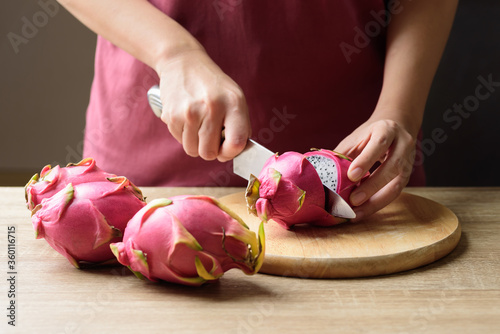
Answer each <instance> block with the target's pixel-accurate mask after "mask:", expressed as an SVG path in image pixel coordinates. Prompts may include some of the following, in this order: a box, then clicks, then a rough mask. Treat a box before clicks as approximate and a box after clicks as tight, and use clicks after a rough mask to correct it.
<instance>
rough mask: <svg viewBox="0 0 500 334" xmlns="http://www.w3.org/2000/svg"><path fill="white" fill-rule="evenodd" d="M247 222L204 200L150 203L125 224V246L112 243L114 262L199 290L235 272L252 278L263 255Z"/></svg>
mask: <svg viewBox="0 0 500 334" xmlns="http://www.w3.org/2000/svg"><path fill="white" fill-rule="evenodd" d="M264 248H265V245H264V229H263V226H262V225H261V227H260V230H259V237H258V238H257V237H256V235H255V233H254V232H252V231H250V230H249V229H248V227H247V226H246V225H245V223H244V222H243V221H242V220H241V218H239V217H238V216H236V215H235V214H234V213H232V212H231V211H230V210H229V209H227V208H225V207H224V206H223V205H222V204H221V203H219V202H218V201H217V200H215V199H214V198H212V197H208V196H175V197H171V198H170V199H166V198H160V199H155V200H153V201H151V202H150V203H149V204H148V205H147V206H146V207H144V208H142V209H141V210H140V211H139V212H138V213H137V214H136V215H135V216H134V217H133V218H132V219H131V220H130V222H129V224H128V226H127V229H126V230H125V235H124V237H123V242H118V243H113V244H111V249H112V250H113V253H114V254H115V256H116V257H117V259H118V261H119V262H120V263H121V264H123V265H125V266H128V267H129V268H130V269H131V270H132V271H133V272H134V273H135V274H136V275H137V276H138V277H141V278H142V277H144V276H145V277H147V278H148V279H149V280H151V281H159V280H163V281H168V282H172V283H178V284H183V285H191V286H199V285H202V284H204V283H206V282H209V281H215V280H218V279H219V278H220V277H221V276H222V275H223V274H224V272H226V271H227V270H229V269H232V268H239V269H241V270H242V271H243V272H244V273H245V274H247V275H252V274H255V273H256V272H257V271H258V270H259V269H260V267H261V265H262V262H263V257H264V252H265V249H264Z"/></svg>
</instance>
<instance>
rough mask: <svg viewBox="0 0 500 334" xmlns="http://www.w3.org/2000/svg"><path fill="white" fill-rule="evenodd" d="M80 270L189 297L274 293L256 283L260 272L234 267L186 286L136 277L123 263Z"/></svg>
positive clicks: (232, 297)
mask: <svg viewBox="0 0 500 334" xmlns="http://www.w3.org/2000/svg"><path fill="white" fill-rule="evenodd" d="M82 271H83V274H87V275H99V276H103V278H105V279H106V277H105V276H112V277H120V279H124V280H127V282H126V285H127V287H128V289H139V290H141V291H143V292H144V293H148V294H149V293H153V294H165V295H170V296H171V295H174V296H188V297H190V298H199V299H210V300H216V301H234V300H240V299H248V298H261V297H270V298H272V297H274V296H275V295H276V293H275V292H273V291H272V290H271V289H268V288H267V287H265V286H264V285H262V284H259V276H260V275H261V274H256V275H253V276H247V275H245V274H243V273H242V272H237V270H236V269H234V270H230V271H229V272H227V273H225V274H224V275H223V276H222V277H221V278H220V279H219V280H218V281H215V282H209V283H206V284H204V285H202V286H185V285H181V284H175V283H169V282H165V281H159V282H152V281H150V280H148V279H147V278H144V279H139V278H137V277H135V275H134V274H133V273H132V272H131V271H130V270H129V269H128V268H126V267H123V266H118V265H111V266H105V267H95V268H87V269H82Z"/></svg>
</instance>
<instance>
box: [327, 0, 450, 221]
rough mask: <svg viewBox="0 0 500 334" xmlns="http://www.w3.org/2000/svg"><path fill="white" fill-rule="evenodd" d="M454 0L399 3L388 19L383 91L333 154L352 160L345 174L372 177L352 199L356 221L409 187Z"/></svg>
mask: <svg viewBox="0 0 500 334" xmlns="http://www.w3.org/2000/svg"><path fill="white" fill-rule="evenodd" d="M457 3H458V0H441V1H435V0H413V1H412V0H404V1H401V8H400V9H401V10H400V12H399V13H398V14H394V15H393V16H392V17H391V22H390V24H389V25H388V31H387V50H386V60H385V68H384V80H383V86H382V91H381V94H380V97H379V100H378V103H377V106H376V108H375V110H374V112H373V113H372V115H371V117H370V118H369V119H368V120H367V121H366V122H365V123H364V124H362V125H361V126H360V127H359V128H358V129H356V130H355V131H354V132H353V133H352V134H351V135H349V136H348V137H347V138H346V139H344V140H343V141H342V142H341V143H340V144H339V146H338V147H337V148H336V150H339V151H340V152H343V153H346V154H347V155H350V156H352V157H355V159H354V161H353V163H352V165H351V168H350V170H349V177H350V178H351V179H353V180H358V179H359V178H361V176H362V175H364V173H366V171H368V170H369V169H370V168H371V167H372V166H373V165H374V164H375V163H376V162H377V161H380V162H382V164H381V165H380V167H379V168H377V170H376V171H375V172H374V173H373V174H372V176H371V177H370V178H369V179H368V180H367V181H366V182H364V183H363V184H362V185H360V186H359V187H358V188H357V189H356V190H355V191H354V192H353V193H352V195H351V202H352V203H353V204H354V205H356V206H357V207H356V209H355V211H356V212H357V213H358V218H357V219H356V220H359V219H361V218H362V217H364V216H367V215H370V214H372V213H374V212H376V211H378V210H379V209H381V208H383V207H384V206H386V205H387V204H389V203H390V202H392V201H393V200H394V199H395V198H396V197H397V196H398V195H399V194H400V192H401V191H402V189H403V188H404V187H405V186H406V184H407V183H408V180H409V177H410V174H411V171H412V167H413V161H414V154H415V143H416V137H417V134H418V132H419V130H420V127H421V124H422V118H423V114H424V109H425V104H426V100H427V96H428V94H429V90H430V87H431V84H432V81H433V78H434V75H435V72H436V70H437V67H438V65H439V61H440V59H441V55H442V53H443V50H444V47H445V45H446V41H447V38H448V35H449V32H450V30H451V26H452V23H453V19H454V14H455V11H456V7H457Z"/></svg>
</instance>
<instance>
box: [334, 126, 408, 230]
mask: <svg viewBox="0 0 500 334" xmlns="http://www.w3.org/2000/svg"><path fill="white" fill-rule="evenodd" d="M415 147H416V138H414V137H413V136H412V135H411V134H410V132H409V131H407V130H406V129H405V128H404V127H403V126H402V125H401V124H399V123H398V122H396V121H393V120H390V119H377V120H372V119H369V120H368V121H366V122H365V123H363V124H362V125H361V126H359V127H358V128H357V129H356V130H355V131H354V132H353V133H351V134H350V135H349V136H347V137H346V138H345V139H344V140H343V141H342V142H340V144H339V145H338V146H337V147H336V149H335V151H337V152H340V153H343V154H345V155H347V156H349V157H351V158H353V159H354V160H353V162H352V164H351V166H350V167H349V171H348V177H349V179H351V181H359V180H360V179H361V178H362V177H363V176H364V175H365V174H366V172H368V171H369V170H371V169H372V167H374V165H375V164H377V163H380V165H379V166H378V167H377V168H376V169H375V170H374V171H373V172H372V174H371V175H370V177H369V178H368V179H366V180H365V181H363V182H362V183H361V185H360V186H359V187H357V188H356V189H355V190H354V191H353V192H352V194H351V197H350V200H351V204H352V205H353V206H354V211H355V212H356V218H355V219H353V220H352V221H353V222H357V221H359V220H361V219H363V218H365V217H367V216H369V215H371V214H373V213H375V212H377V211H378V210H380V209H382V208H383V207H385V206H386V205H388V204H389V203H391V202H392V201H393V200H394V199H396V198H397V197H398V196H399V194H400V193H401V191H402V190H403V188H404V187H405V186H406V185H407V184H408V181H409V179H410V175H411V172H412V169H413V162H414V157H415Z"/></svg>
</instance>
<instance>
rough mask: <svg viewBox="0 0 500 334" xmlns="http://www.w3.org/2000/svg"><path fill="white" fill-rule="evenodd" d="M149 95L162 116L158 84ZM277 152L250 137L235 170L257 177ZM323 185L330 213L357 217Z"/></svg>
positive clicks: (157, 114) (240, 174) (157, 112)
mask: <svg viewBox="0 0 500 334" xmlns="http://www.w3.org/2000/svg"><path fill="white" fill-rule="evenodd" d="M147 95H148V102H149V105H150V106H151V109H152V110H153V112H154V113H155V115H156V116H157V117H160V116H161V111H162V108H163V107H162V102H161V99H160V88H159V87H158V85H155V86H153V87H151V88H150V89H149V90H148V93H147ZM275 154H276V153H275V152H272V151H271V150H269V149H267V148H266V147H264V146H262V145H260V144H259V143H257V142H256V141H254V140H252V139H248V142H247V145H246V146H245V149H244V150H243V151H242V152H241V153H240V154H238V155H237V156H236V157H235V158H234V159H233V172H234V173H235V174H236V175H238V176H241V177H242V178H244V179H246V180H248V179H249V178H250V175H251V174H253V175H255V176H256V177H257V176H258V175H259V174H260V172H261V170H262V167H264V164H265V163H266V161H267V159H269V158H270V157H272V156H273V155H275ZM323 186H324V187H325V195H326V196H327V201H326V202H327V207H326V210H327V211H328V212H329V213H330V214H332V215H334V216H336V217H341V218H348V219H353V218H356V214H355V213H354V211H353V210H352V208H351V206H350V205H349V204H348V203H347V202H346V201H345V200H344V199H343V198H342V197H341V196H340V195H339V194H337V193H336V192H335V191H334V190H332V189H330V188H329V187H327V186H326V185H325V184H323Z"/></svg>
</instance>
